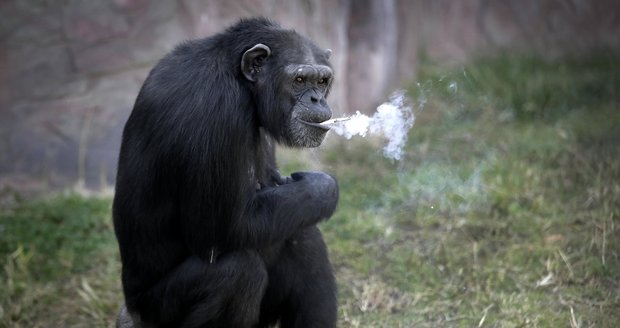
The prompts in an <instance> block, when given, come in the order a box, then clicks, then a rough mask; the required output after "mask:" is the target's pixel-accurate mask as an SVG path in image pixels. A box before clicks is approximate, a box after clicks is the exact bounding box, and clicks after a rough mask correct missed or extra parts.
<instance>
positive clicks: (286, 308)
mask: <svg viewBox="0 0 620 328" xmlns="http://www.w3.org/2000/svg"><path fill="white" fill-rule="evenodd" d="M268 272H269V284H268V286H267V291H266V292H265V297H264V299H263V303H262V306H261V324H260V325H259V327H264V326H266V325H267V324H271V323H273V322H274V321H275V320H277V319H278V318H279V319H280V324H281V328H291V327H296V328H301V327H317V328H318V327H320V328H330V327H336V320H337V312H338V305H337V295H336V294H337V287H336V281H335V278H334V274H333V269H332V266H331V263H330V262H329V258H328V254H327V248H326V246H325V243H324V242H323V237H322V235H321V232H320V231H319V229H318V228H317V227H316V226H313V227H309V228H307V229H304V230H302V231H300V232H298V233H297V234H296V235H295V236H293V238H292V239H291V240H289V241H287V242H286V244H285V246H284V247H283V249H282V251H281V253H280V256H279V257H278V259H277V262H276V263H274V264H273V265H270V266H269V267H268Z"/></svg>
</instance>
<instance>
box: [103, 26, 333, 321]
mask: <svg viewBox="0 0 620 328" xmlns="http://www.w3.org/2000/svg"><path fill="white" fill-rule="evenodd" d="M330 54H331V51H330V50H325V49H321V48H319V47H317V46H316V45H315V44H314V43H313V42H312V41H310V40H309V39H307V38H305V37H303V36H301V35H299V34H298V33H296V32H295V31H292V30H286V29H283V28H281V27H279V26H278V25H277V24H276V23H273V22H271V21H269V20H267V19H264V18H253V19H244V20H241V21H239V22H238V23H237V24H236V25H233V26H232V27H230V28H228V29H227V30H225V31H224V32H222V33H220V34H217V35H214V36H212V37H208V38H204V39H197V40H192V41H187V42H185V43H183V44H181V45H179V46H178V47H176V48H175V49H174V50H173V51H172V52H171V53H170V54H168V55H166V56H165V57H164V58H163V59H162V60H161V61H160V62H159V63H158V64H157V65H156V66H155V67H154V68H153V69H152V70H151V72H150V74H149V76H148V77H147V79H146V81H145V82H144V85H143V86H142V89H141V90H140V93H139V94H138V97H137V99H136V102H135V105H134V108H133V111H132V113H131V115H130V117H129V119H128V121H127V123H126V125H125V129H124V131H123V138H122V144H121V150H120V157H119V164H118V174H117V180H116V194H115V197H114V205H113V217H114V228H115V232H116V237H117V239H118V243H119V247H120V254H121V260H122V281H123V291H124V294H125V303H126V308H123V310H122V311H121V312H122V313H121V316H120V319H119V320H120V321H125V323H123V324H121V325H128V326H134V327H138V326H139V327H270V326H274V325H276V324H278V323H279V324H280V326H281V327H334V326H335V325H336V312H337V302H336V283H335V279H334V274H333V270H332V267H331V264H330V262H329V259H328V255H327V250H326V246H325V243H324V242H323V237H322V235H321V232H320V231H319V229H318V228H317V226H316V224H317V223H318V222H320V221H322V220H326V219H327V218H329V217H330V216H331V215H332V214H333V212H334V210H335V208H336V204H337V202H338V186H337V183H336V181H335V179H334V178H333V177H331V176H330V175H328V174H326V173H322V172H299V173H293V174H292V175H291V176H290V177H282V176H281V175H280V174H279V172H278V168H277V166H276V162H275V153H274V147H275V144H276V143H280V144H283V145H286V146H291V147H317V146H319V145H320V144H321V142H322V141H323V139H324V137H325V134H326V132H327V130H328V128H326V127H324V126H322V125H320V124H319V123H321V122H323V121H325V120H327V119H329V118H330V117H331V110H330V108H329V106H328V105H327V103H326V100H325V99H326V97H327V95H328V93H329V90H330V86H331V83H332V79H333V76H332V69H331V66H330V63H329V61H328V59H329V57H330ZM131 321H133V323H131Z"/></svg>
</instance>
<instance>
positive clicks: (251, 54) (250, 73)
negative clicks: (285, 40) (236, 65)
mask: <svg viewBox="0 0 620 328" xmlns="http://www.w3.org/2000/svg"><path fill="white" fill-rule="evenodd" d="M269 55H271V49H269V47H268V46H266V45H264V44H262V43H258V44H256V45H255V46H254V47H252V48H250V49H249V50H248V51H246V52H245V53H243V57H241V72H242V73H243V75H244V76H245V78H246V79H248V80H250V81H252V82H254V81H255V80H256V78H255V77H256V73H258V72H260V70H261V67H262V66H263V61H264V60H265V58H267V57H269Z"/></svg>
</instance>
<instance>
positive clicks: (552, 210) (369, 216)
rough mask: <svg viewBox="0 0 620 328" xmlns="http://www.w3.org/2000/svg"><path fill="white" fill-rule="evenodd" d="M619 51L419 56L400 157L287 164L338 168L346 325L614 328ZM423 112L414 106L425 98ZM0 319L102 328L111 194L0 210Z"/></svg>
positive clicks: (112, 286)
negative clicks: (412, 118) (611, 54)
mask: <svg viewBox="0 0 620 328" xmlns="http://www.w3.org/2000/svg"><path fill="white" fill-rule="evenodd" d="M619 65H620V61H618V60H617V59H613V58H604V57H599V58H593V59H586V60H575V59H567V60H557V61H552V62H549V61H543V60H540V59H536V58H518V57H500V58H496V59H485V60H480V61H477V62H474V63H472V64H469V65H465V66H463V67H458V68H445V67H438V66H435V65H433V64H432V63H425V64H424V65H422V67H421V68H420V73H419V79H418V81H420V83H414V84H412V86H411V88H410V90H409V92H410V95H411V98H412V99H413V101H414V105H415V107H416V108H418V109H417V112H416V114H417V121H416V125H415V126H414V128H413V129H412V130H411V132H410V134H409V142H408V146H407V148H406V152H405V156H404V158H403V160H402V161H400V162H391V161H390V160H387V159H384V158H383V157H382V156H381V145H380V143H381V141H380V140H377V139H361V138H357V139H356V138H354V139H352V140H348V141H345V140H342V139H339V138H338V137H337V136H335V135H334V136H330V138H329V140H328V143H327V145H325V146H324V147H321V148H319V149H316V150H310V151H308V150H304V151H299V150H283V151H282V152H281V154H280V155H281V156H280V159H279V161H280V166H281V169H282V172H283V174H290V173H291V172H294V171H300V170H308V169H321V170H325V171H328V172H330V173H331V174H333V175H335V176H336V177H337V178H338V181H339V185H340V188H341V198H340V203H339V206H338V210H337V211H336V214H335V215H334V216H333V217H332V218H331V219H330V220H329V221H328V222H325V223H323V224H321V229H322V231H323V232H324V235H325V239H326V242H327V244H328V245H329V248H330V253H331V259H332V261H333V263H334V265H335V268H336V274H337V278H338V282H339V295H340V316H339V321H340V326H341V327H616V326H617V323H618V322H620V284H619V281H620V239H619V238H618V236H620V161H619V160H618V159H619V158H620V110H618V108H619V104H620V98H619V95H618V90H620V85H619V69H618V67H619ZM422 105H423V106H422ZM0 256H2V257H1V259H2V262H1V264H2V265H3V271H2V272H1V273H0V306H1V307H0V327H50V326H53V327H56V326H58V327H110V326H113V321H114V316H115V314H116V310H117V307H118V306H119V305H120V303H121V300H122V295H121V292H120V278H119V277H120V274H119V268H120V264H119V261H118V254H117V249H116V242H115V240H114V235H113V231H112V227H111V219H110V200H109V199H97V198H94V199H93V198H84V197H80V196H76V195H74V194H68V195H60V196H58V197H54V198H49V199H45V200H37V201H31V200H28V201H18V202H13V203H10V204H9V205H4V206H3V207H2V210H1V212H0Z"/></svg>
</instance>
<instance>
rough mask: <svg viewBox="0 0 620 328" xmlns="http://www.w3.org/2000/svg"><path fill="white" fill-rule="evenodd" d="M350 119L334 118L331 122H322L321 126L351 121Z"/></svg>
mask: <svg viewBox="0 0 620 328" xmlns="http://www.w3.org/2000/svg"><path fill="white" fill-rule="evenodd" d="M350 119H351V118H350V117H339V118H332V119H331V120H327V121H325V122H321V123H319V124H321V125H334V124H337V123H340V122H344V121H348V120H350Z"/></svg>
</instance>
